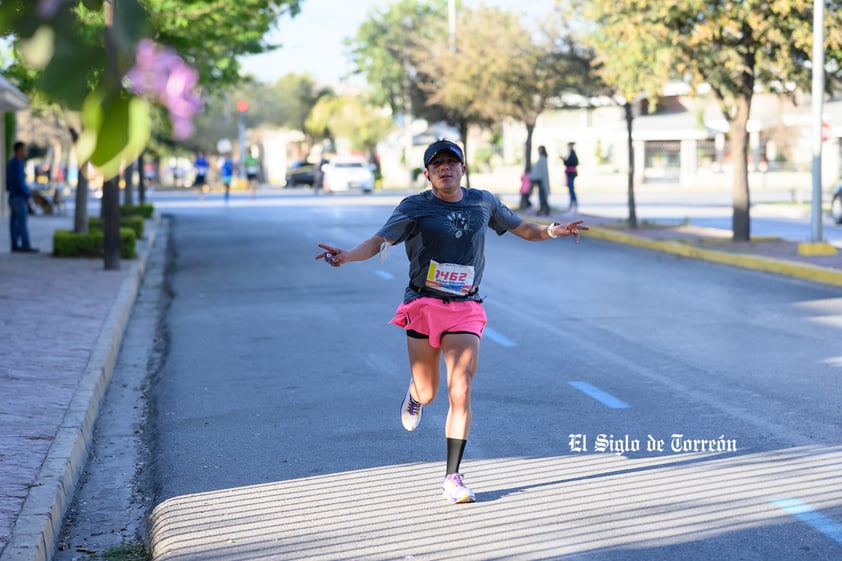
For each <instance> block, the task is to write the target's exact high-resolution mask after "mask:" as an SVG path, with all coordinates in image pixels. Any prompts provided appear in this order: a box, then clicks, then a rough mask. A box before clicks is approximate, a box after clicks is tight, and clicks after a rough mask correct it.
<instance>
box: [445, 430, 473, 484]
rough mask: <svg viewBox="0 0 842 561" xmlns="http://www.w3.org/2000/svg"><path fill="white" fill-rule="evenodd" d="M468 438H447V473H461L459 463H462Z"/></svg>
mask: <svg viewBox="0 0 842 561" xmlns="http://www.w3.org/2000/svg"><path fill="white" fill-rule="evenodd" d="M467 443H468V441H467V440H461V439H458V438H448V439H447V473H446V474H445V475H450V474H451V473H459V464H461V463H462V454H463V453H464V452H465V444H467Z"/></svg>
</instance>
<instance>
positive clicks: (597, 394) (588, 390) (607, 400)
mask: <svg viewBox="0 0 842 561" xmlns="http://www.w3.org/2000/svg"><path fill="white" fill-rule="evenodd" d="M568 383H569V384H570V385H571V386H573V387H574V388H576V389H577V390H579V391H580V392H582V393H584V394H585V395H587V396H589V397H592V398H594V399H595V400H597V401H598V402H600V403H601V404H603V405H605V406H606V407H610V408H611V409H626V408H628V407H631V406H630V405H629V404H628V403H626V402H625V401H623V400H622V399H620V398H618V397H614V396H613V395H611V394H610V393H608V392H604V391H602V390H601V389H599V388H597V387H596V386H593V385H591V384H589V383H587V382H568Z"/></svg>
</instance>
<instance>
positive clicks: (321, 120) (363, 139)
mask: <svg viewBox="0 0 842 561" xmlns="http://www.w3.org/2000/svg"><path fill="white" fill-rule="evenodd" d="M392 128H393V124H392V119H391V118H390V117H389V116H388V115H385V114H384V113H383V111H382V110H378V109H376V108H374V107H373V106H371V105H368V104H366V103H365V102H364V101H363V100H362V99H361V98H360V97H358V96H334V95H326V96H323V97H322V98H321V99H320V100H319V102H318V103H317V104H316V106H315V107H314V108H313V110H312V112H311V113H310V116H309V117H308V119H307V128H306V130H307V132H308V134H310V135H311V136H312V137H314V138H323V139H329V140H330V141H331V143H332V144H333V145H334V146H335V145H336V138H338V137H342V138H347V139H348V140H349V141H350V143H351V149H352V150H357V151H360V152H365V153H367V154H369V156H372V157H373V156H374V154H375V148H376V146H377V143H378V142H379V141H380V140H381V139H382V138H383V137H384V136H385V135H386V134H388V132H389V131H390V130H391V129H392Z"/></svg>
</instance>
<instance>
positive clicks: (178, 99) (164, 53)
mask: <svg viewBox="0 0 842 561" xmlns="http://www.w3.org/2000/svg"><path fill="white" fill-rule="evenodd" d="M126 80H128V86H129V88H130V89H131V90H132V91H133V92H134V93H136V94H137V95H142V96H145V97H149V98H151V99H154V100H156V101H158V102H159V103H160V104H161V105H163V106H164V107H166V108H167V110H168V111H169V114H170V121H171V122H172V125H173V136H174V137H175V138H176V139H178V140H184V139H185V138H187V137H188V136H190V134H191V133H192V131H193V124H192V122H191V119H192V118H193V116H194V115H195V114H196V113H198V112H199V111H200V110H201V108H202V102H201V99H200V98H199V96H198V94H197V93H196V87H197V86H198V84H199V73H198V72H197V71H196V70H195V69H194V68H192V67H191V66H190V65H188V64H187V63H186V62H184V60H182V58H181V57H180V56H178V54H177V53H176V52H175V51H174V50H172V49H169V48H166V47H162V46H161V45H158V44H157V43H155V42H154V41H152V40H151V39H143V40H141V41H140V42H139V43H138V45H137V51H136V54H135V65H134V67H132V69H131V70H129V72H128V73H127V74H126Z"/></svg>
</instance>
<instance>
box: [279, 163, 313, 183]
mask: <svg viewBox="0 0 842 561" xmlns="http://www.w3.org/2000/svg"><path fill="white" fill-rule="evenodd" d="M315 183H316V165H315V164H311V163H310V162H301V161H297V162H293V163H292V165H291V166H289V169H287V177H286V185H284V187H297V186H299V185H309V186H311V187H312V186H313V184H315Z"/></svg>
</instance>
